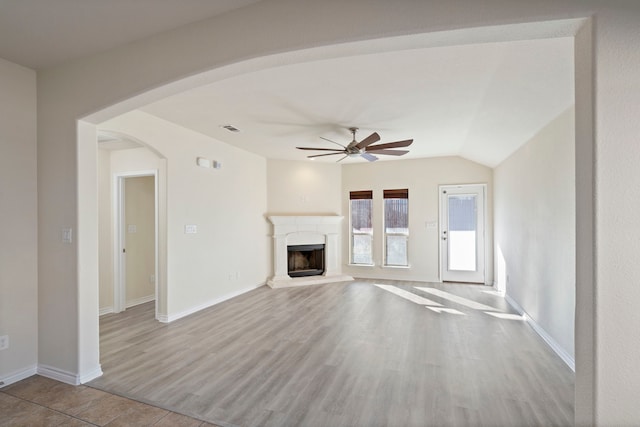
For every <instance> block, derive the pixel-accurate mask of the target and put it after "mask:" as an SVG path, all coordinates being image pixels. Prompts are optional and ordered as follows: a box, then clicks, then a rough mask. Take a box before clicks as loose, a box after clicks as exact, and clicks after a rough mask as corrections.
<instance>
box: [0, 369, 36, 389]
mask: <svg viewBox="0 0 640 427" xmlns="http://www.w3.org/2000/svg"><path fill="white" fill-rule="evenodd" d="M37 373H38V367H37V366H36V365H33V366H29V367H28V368H24V369H21V370H19V371H16V372H13V373H11V374H8V375H7V376H4V377H0V389H1V388H2V387H6V386H8V385H9V384H13V383H17V382H18V381H22V380H23V379H25V378H29V377H31V376H33V375H35V374H37Z"/></svg>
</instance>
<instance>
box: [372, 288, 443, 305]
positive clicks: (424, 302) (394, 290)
mask: <svg viewBox="0 0 640 427" xmlns="http://www.w3.org/2000/svg"><path fill="white" fill-rule="evenodd" d="M374 286H377V287H378V288H380V289H384V290H385V291H387V292H391V293H392V294H395V295H398V296H399V297H402V298H404V299H406V300H409V301H411V302H415V303H416V304H420V305H426V306H435V307H442V304H440V303H438V302H435V301H431V300H430V299H427V298H425V297H421V296H420V295H416V294H414V293H411V292H409V291H405V290H404V289H400V288H397V287H395V286H391V285H379V284H377V283H376V284H374Z"/></svg>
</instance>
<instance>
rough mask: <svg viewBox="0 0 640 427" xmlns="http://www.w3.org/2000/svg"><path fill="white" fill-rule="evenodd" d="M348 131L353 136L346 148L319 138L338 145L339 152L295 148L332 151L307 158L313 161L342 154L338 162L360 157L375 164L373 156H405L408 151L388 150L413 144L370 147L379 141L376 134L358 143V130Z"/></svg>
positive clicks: (401, 143)
mask: <svg viewBox="0 0 640 427" xmlns="http://www.w3.org/2000/svg"><path fill="white" fill-rule="evenodd" d="M349 131H350V132H351V134H352V136H353V140H352V141H351V142H350V143H349V144H348V145H346V146H345V145H342V144H339V143H337V142H335V141H332V140H330V139H327V138H324V137H322V136H321V137H320V138H321V139H324V140H325V141H329V142H331V143H333V144H336V145H339V146H340V147H342V149H341V150H338V149H335V148H313V147H296V148H297V149H298V150H316V151H332V152H331V153H327V154H314V155H312V156H307V157H308V158H310V159H313V158H315V157H322V156H335V155H336V154H342V155H343V157H342V158H341V159H340V160H338V162H340V161H342V160H344V159H346V158H347V157H358V156H361V157H363V158H365V159H366V160H368V161H370V162H375V161H376V160H378V158H377V157H376V156H374V154H375V155H380V154H384V155H391V156H402V155H403V154H407V153H408V152H409V151H408V150H390V148H402V147H408V146H410V145H411V143H413V139H406V140H404V141H396V142H388V143H385V144H378V145H371V144H373V143H374V142H378V141H380V135H378V134H377V133H376V132H374V133H372V134H371V135H369V136H368V137H366V138H365V139H363V140H362V141H360V142H358V141H356V132H357V131H358V128H349Z"/></svg>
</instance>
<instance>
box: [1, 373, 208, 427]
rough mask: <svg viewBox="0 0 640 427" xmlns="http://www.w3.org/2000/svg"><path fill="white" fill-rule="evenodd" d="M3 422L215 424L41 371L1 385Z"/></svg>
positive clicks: (187, 426) (177, 425)
mask: <svg viewBox="0 0 640 427" xmlns="http://www.w3.org/2000/svg"><path fill="white" fill-rule="evenodd" d="M0 426H3V427H4V426H11V427H14V426H65V427H67V426H70V427H75V426H109V427H114V426H156V427H159V426H171V427H179V426H185V427H191V426H193V427H196V426H202V427H204V426H209V427H215V425H214V424H209V423H206V422H203V421H200V420H197V419H195V418H191V417H187V416H185V415H180V414H177V413H175V412H170V411H167V410H164V409H161V408H157V407H155V406H151V405H147V404H145V403H140V402H137V401H135V400H131V399H126V398H124V397H120V396H117V395H115V394H111V393H107V392H104V391H101V390H96V389H94V388H91V387H87V386H83V385H80V386H72V385H68V384H64V383H61V382H58V381H55V380H52V379H49V378H45V377H41V376H39V375H34V376H32V377H30V378H27V379H24V380H22V381H19V382H17V383H14V384H11V385H9V386H6V387H4V388H0Z"/></svg>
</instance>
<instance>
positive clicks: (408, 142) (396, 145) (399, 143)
mask: <svg viewBox="0 0 640 427" xmlns="http://www.w3.org/2000/svg"><path fill="white" fill-rule="evenodd" d="M412 143H413V139H406V140H404V141H396V142H387V143H386V144H378V145H372V146H370V147H369V149H368V150H367V151H371V150H380V149H385V148H401V147H408V146H410V145H411V144H412Z"/></svg>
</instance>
